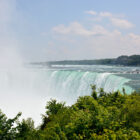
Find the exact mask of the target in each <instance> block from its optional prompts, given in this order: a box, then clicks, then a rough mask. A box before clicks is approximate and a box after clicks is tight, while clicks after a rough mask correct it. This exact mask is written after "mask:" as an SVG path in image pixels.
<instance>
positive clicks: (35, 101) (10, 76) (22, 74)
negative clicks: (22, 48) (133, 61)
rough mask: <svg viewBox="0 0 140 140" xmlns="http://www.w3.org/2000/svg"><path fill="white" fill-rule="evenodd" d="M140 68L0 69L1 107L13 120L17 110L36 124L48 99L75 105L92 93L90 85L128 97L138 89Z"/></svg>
mask: <svg viewBox="0 0 140 140" xmlns="http://www.w3.org/2000/svg"><path fill="white" fill-rule="evenodd" d="M139 72H140V67H119V66H102V65H98V66H97V65H93V66H89V65H82V66H80V65H52V66H51V67H48V66H43V65H28V66H26V67H25V68H17V69H15V68H14V69H7V68H0V108H1V109H2V111H3V112H4V113H5V114H6V115H7V116H8V117H13V116H15V115H16V114H17V113H18V112H19V111H21V112H22V113H23V115H22V116H23V117H24V118H27V117H32V118H33V119H34V120H35V122H36V125H37V124H39V123H40V121H41V113H42V114H43V113H44V112H45V105H46V102H47V101H48V100H49V99H50V98H53V99H57V100H58V101H65V102H66V103H67V104H68V105H70V104H72V103H74V102H75V101H76V100H77V98H78V97H79V96H83V95H90V94H91V88H90V85H91V84H95V85H96V86H97V88H104V90H105V91H106V92H112V91H117V90H120V91H122V88H125V90H126V92H127V94H130V93H131V92H132V91H134V90H138V88H139V87H140V73H139Z"/></svg>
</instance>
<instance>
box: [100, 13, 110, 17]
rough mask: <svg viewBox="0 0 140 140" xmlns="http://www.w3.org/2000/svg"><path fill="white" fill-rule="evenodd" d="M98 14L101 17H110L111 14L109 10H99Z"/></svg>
mask: <svg viewBox="0 0 140 140" xmlns="http://www.w3.org/2000/svg"><path fill="white" fill-rule="evenodd" d="M99 16H101V17H112V14H111V13H110V12H100V13H99Z"/></svg>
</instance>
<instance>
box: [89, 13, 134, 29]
mask: <svg viewBox="0 0 140 140" xmlns="http://www.w3.org/2000/svg"><path fill="white" fill-rule="evenodd" d="M86 13H88V14H91V15H94V17H93V18H92V20H93V21H100V22H101V21H103V19H105V18H107V19H108V20H109V21H110V22H111V24H112V25H113V26H115V27H119V28H122V29H129V28H132V27H134V25H133V24H132V23H131V22H129V21H128V20H126V19H124V18H125V17H124V15H115V14H112V13H110V12H99V13H97V12H96V11H92V10H90V11H86Z"/></svg>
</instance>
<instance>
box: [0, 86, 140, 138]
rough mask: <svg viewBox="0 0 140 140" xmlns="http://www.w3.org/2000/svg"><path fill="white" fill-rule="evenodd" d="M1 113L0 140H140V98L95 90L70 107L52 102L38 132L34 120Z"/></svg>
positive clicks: (139, 96) (93, 88)
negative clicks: (20, 119)
mask: <svg viewBox="0 0 140 140" xmlns="http://www.w3.org/2000/svg"><path fill="white" fill-rule="evenodd" d="M20 115H21V113H19V114H18V115H17V116H16V117H15V118H13V119H8V118H7V117H6V116H5V115H4V114H3V113H2V112H0V140H140V94H139V93H135V92H134V93H132V94H131V95H127V94H126V93H125V90H124V89H123V94H121V93H120V92H119V91H116V92H112V93H106V92H104V90H103V89H100V90H99V91H98V92H97V91H96V86H94V85H93V86H92V94H91V96H82V97H79V98H78V99H77V101H76V102H75V103H74V104H73V105H71V106H67V105H66V104H65V103H63V102H57V101H56V100H53V99H52V100H50V101H49V102H48V103H47V105H46V112H45V113H44V115H42V123H41V124H40V126H38V127H37V128H35V127H34V122H33V120H32V119H31V118H29V119H27V120H23V121H21V122H20V121H18V118H19V117H20Z"/></svg>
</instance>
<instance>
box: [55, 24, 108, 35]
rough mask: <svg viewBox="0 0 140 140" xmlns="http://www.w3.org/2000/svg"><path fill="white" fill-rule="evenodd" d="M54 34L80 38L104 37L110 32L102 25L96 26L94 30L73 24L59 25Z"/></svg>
mask: <svg viewBox="0 0 140 140" xmlns="http://www.w3.org/2000/svg"><path fill="white" fill-rule="evenodd" d="M53 32H54V33H58V34H64V35H68V34H72V35H80V36H95V35H104V34H107V33H108V31H107V30H106V29H104V27H102V26H101V25H95V26H93V28H92V29H90V30H89V29H86V28H84V27H83V26H82V25H81V24H80V23H78V22H73V23H71V24H70V25H69V26H67V27H66V26H64V25H58V26H56V27H54V28H53Z"/></svg>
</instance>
